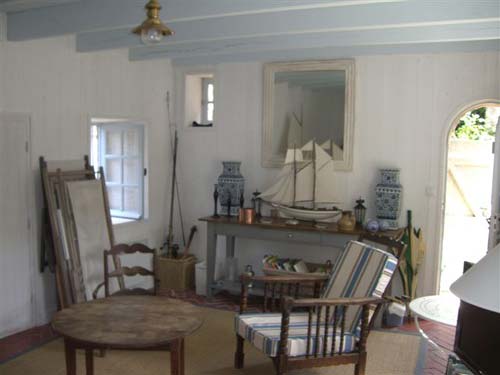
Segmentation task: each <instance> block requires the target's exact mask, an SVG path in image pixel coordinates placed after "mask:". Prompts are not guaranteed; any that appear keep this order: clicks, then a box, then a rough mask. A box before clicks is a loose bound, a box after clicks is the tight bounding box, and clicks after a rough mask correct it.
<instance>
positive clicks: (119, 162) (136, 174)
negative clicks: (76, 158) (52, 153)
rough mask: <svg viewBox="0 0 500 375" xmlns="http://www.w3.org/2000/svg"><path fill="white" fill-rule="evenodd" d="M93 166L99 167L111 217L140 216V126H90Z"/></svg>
mask: <svg viewBox="0 0 500 375" xmlns="http://www.w3.org/2000/svg"><path fill="white" fill-rule="evenodd" d="M91 138H92V140H91V155H92V163H93V164H94V166H96V167H99V166H102V167H103V168H104V175H105V178H106V186H107V188H108V198H109V207H110V211H111V216H112V217H113V218H122V219H133V220H139V219H142V218H143V216H144V176H145V172H146V170H145V168H144V125H143V124H137V123H132V122H130V123H129V122H110V123H94V124H93V126H92V131H91Z"/></svg>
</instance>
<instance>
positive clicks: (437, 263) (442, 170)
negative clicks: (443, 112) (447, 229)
mask: <svg viewBox="0 0 500 375" xmlns="http://www.w3.org/2000/svg"><path fill="white" fill-rule="evenodd" d="M499 105H500V99H481V100H476V101H473V102H468V103H467V104H462V105H461V106H460V107H458V108H457V110H455V111H454V112H453V114H452V115H451V116H449V117H448V120H447V121H446V124H447V126H446V127H445V128H444V130H443V133H442V136H441V155H440V163H439V172H438V176H439V181H438V188H437V198H438V200H437V202H438V208H437V223H438V226H437V233H436V240H435V241H436V242H437V243H435V244H434V245H435V249H437V251H435V252H434V259H432V260H433V262H432V263H431V264H434V267H433V269H432V282H433V285H432V288H433V292H434V293H433V294H439V288H440V284H441V260H442V255H443V235H444V220H445V211H446V187H447V180H448V179H447V171H448V151H449V140H450V135H451V132H452V131H454V130H455V128H456V126H457V124H458V122H459V121H460V119H461V118H462V117H463V116H464V115H465V114H466V113H467V112H470V111H473V110H475V109H478V108H481V107H487V106H499Z"/></svg>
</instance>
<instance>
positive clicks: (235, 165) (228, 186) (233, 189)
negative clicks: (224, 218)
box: [217, 161, 245, 216]
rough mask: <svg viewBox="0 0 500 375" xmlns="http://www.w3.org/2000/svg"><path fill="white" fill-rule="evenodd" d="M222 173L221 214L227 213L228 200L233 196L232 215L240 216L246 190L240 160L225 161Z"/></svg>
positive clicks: (220, 187) (220, 181)
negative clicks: (241, 203)
mask: <svg viewBox="0 0 500 375" xmlns="http://www.w3.org/2000/svg"><path fill="white" fill-rule="evenodd" d="M222 166H223V170H222V174H221V175H220V176H219V179H218V187H217V189H218V192H219V201H220V204H221V214H222V215H227V210H228V200H229V198H231V211H230V215H231V216H238V214H239V210H240V197H241V195H242V194H243V193H244V191H245V178H244V177H243V176H242V175H241V172H240V166H241V162H240V161H223V162H222Z"/></svg>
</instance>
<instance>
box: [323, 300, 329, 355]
mask: <svg viewBox="0 0 500 375" xmlns="http://www.w3.org/2000/svg"><path fill="white" fill-rule="evenodd" d="M329 319H330V306H327V307H326V309H325V334H324V336H323V357H326V352H327V350H328V348H327V347H328V327H329V325H330V322H329Z"/></svg>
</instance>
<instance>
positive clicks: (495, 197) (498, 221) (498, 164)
mask: <svg viewBox="0 0 500 375" xmlns="http://www.w3.org/2000/svg"><path fill="white" fill-rule="evenodd" d="M493 152H494V153H495V161H494V163H493V186H492V189H491V218H490V236H489V240H488V249H491V248H493V247H495V246H496V245H497V244H498V243H499V242H500V117H498V122H497V129H496V134H495V146H494V150H493Z"/></svg>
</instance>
